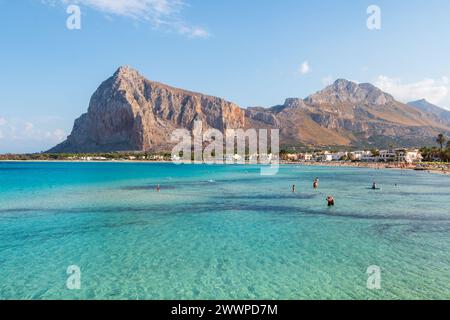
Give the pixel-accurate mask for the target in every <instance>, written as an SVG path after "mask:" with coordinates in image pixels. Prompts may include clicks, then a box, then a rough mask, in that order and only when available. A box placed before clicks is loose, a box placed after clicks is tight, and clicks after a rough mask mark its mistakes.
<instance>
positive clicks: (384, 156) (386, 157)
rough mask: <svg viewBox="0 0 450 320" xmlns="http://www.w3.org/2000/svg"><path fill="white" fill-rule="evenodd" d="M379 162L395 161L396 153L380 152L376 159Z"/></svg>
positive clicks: (391, 151) (392, 151)
mask: <svg viewBox="0 0 450 320" xmlns="http://www.w3.org/2000/svg"><path fill="white" fill-rule="evenodd" d="M377 158H378V161H380V162H392V161H396V160H397V152H396V151H395V150H381V151H380V155H379V156H378V157H377Z"/></svg>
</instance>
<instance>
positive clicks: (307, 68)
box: [298, 61, 311, 75]
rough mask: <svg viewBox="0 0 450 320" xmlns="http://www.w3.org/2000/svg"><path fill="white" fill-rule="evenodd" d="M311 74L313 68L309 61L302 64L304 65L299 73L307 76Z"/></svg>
mask: <svg viewBox="0 0 450 320" xmlns="http://www.w3.org/2000/svg"><path fill="white" fill-rule="evenodd" d="M310 72H311V67H310V66H309V63H308V61H304V62H303V63H302V65H301V66H300V68H299V69H298V73H299V74H303V75H305V74H308V73H310Z"/></svg>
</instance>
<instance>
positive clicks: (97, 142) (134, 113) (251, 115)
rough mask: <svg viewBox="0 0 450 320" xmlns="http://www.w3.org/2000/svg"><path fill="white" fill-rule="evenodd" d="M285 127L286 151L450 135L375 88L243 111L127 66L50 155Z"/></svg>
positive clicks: (339, 89)
mask: <svg viewBox="0 0 450 320" xmlns="http://www.w3.org/2000/svg"><path fill="white" fill-rule="evenodd" d="M196 120H200V121H202V123H203V126H204V128H216V129H219V130H221V131H225V130H226V129H237V128H245V129H247V128H265V129H270V128H278V129H280V138H281V144H282V145H283V146H306V145H309V146H310V145H315V146H358V147H359V146H378V147H382V146H384V145H387V144H390V143H394V144H398V145H405V146H419V145H423V144H426V143H430V142H432V141H433V137H434V136H436V135H437V134H438V133H441V132H450V126H449V124H447V123H444V122H442V121H439V119H437V117H436V116H435V115H433V113H432V112H428V111H424V110H421V109H420V108H418V107H415V106H410V105H406V104H403V103H400V102H398V101H396V100H395V99H394V98H393V97H392V96H391V95H389V94H387V93H385V92H383V91H381V90H380V89H378V88H376V87H375V86H373V85H371V84H357V83H354V82H351V81H347V80H342V79H340V80H337V81H336V82H335V83H334V84H332V85H330V86H328V87H326V88H325V89H324V90H322V91H319V92H317V93H315V94H313V95H311V96H309V97H307V98H306V99H299V98H289V99H286V101H285V102H284V104H282V105H278V106H274V107H271V108H262V107H255V108H247V109H242V108H240V107H238V106H237V105H235V104H233V103H231V102H228V101H226V100H223V99H220V98H216V97H212V96H208V95H203V94H200V93H195V92H190V91H186V90H181V89H177V88H173V87H170V86H167V85H165V84H161V83H158V82H154V81H150V80H147V79H146V78H144V77H143V76H142V75H140V74H139V73H138V72H137V71H136V70H134V69H132V68H130V67H121V68H119V69H118V70H117V71H116V73H115V74H114V75H113V76H112V77H111V78H109V79H108V80H106V81H105V82H103V83H102V84H101V85H100V87H99V88H98V89H97V91H96V92H95V93H94V95H93V96H92V98H91V101H90V104H89V109H88V112H87V113H86V114H84V115H82V116H81V117H80V118H78V119H77V120H76V121H75V124H74V128H73V131H72V133H71V135H70V136H69V137H68V138H67V140H66V141H65V142H63V143H62V144H60V145H58V146H56V147H55V148H53V149H51V150H50V151H49V152H55V153H61V152H109V151H162V150H164V151H168V150H170V147H171V143H170V134H171V132H172V131H173V130H175V129H177V128H185V129H188V130H192V129H193V124H194V121H196Z"/></svg>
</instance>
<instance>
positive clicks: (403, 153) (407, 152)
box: [395, 149, 422, 163]
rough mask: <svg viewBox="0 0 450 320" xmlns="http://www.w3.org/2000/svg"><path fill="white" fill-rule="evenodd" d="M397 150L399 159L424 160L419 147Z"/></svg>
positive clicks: (409, 160)
mask: <svg viewBox="0 0 450 320" xmlns="http://www.w3.org/2000/svg"><path fill="white" fill-rule="evenodd" d="M395 152H396V154H397V159H396V160H397V161H400V162H406V163H414V162H421V161H422V155H421V153H420V151H419V150H417V149H396V150H395Z"/></svg>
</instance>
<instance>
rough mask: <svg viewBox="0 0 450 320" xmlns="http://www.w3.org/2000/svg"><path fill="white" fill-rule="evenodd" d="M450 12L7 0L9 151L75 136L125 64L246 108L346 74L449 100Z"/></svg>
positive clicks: (253, 1) (1, 75) (287, 3)
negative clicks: (77, 19) (376, 25)
mask: <svg viewBox="0 0 450 320" xmlns="http://www.w3.org/2000/svg"><path fill="white" fill-rule="evenodd" d="M70 4H77V5H78V6H79V7H80V9H81V29H80V30H69V29H67V27H66V20H67V18H68V17H69V14H67V12H66V9H67V7H68V5H70ZM372 4H375V5H377V6H378V7H379V8H380V9H381V30H369V29H368V28H367V24H366V21H367V18H368V14H367V8H368V6H369V5H372ZM449 14H450V2H449V1H448V0H431V1H424V0H412V1H411V0H409V1H406V0H397V1H391V0H387V1H381V0H371V1H365V0H353V1H348V0H334V1H332V0H321V1H312V0H311V1H306V0H305V1H301V0H279V1H275V0H246V1H242V0H227V1H225V0H215V1H205V0H79V1H67V0H20V1H11V0H0V27H1V28H0V70H1V72H0V88H1V101H0V153H5V152H35V151H41V150H45V149H47V148H49V147H51V146H53V145H54V144H56V143H58V142H59V141H61V140H62V139H64V138H65V136H66V135H68V134H69V133H70V131H71V128H72V125H73V120H74V119H75V118H77V117H78V116H80V115H81V114H82V113H84V112H86V110H87V107H88V103H89V98H90V96H91V95H92V93H93V92H94V91H95V89H96V88H97V86H98V85H99V84H100V83H101V82H102V81H103V80H105V79H106V78H108V77H109V76H111V75H112V74H113V72H114V71H115V70H116V69H117V67H119V66H120V65H131V66H133V67H135V68H136V69H138V70H139V71H140V72H141V73H142V74H143V75H145V76H146V77H148V78H149V79H152V80H157V81H160V82H164V83H167V84H170V85H173V86H176V87H181V88H185V89H189V90H194V91H199V92H203V93H207V94H211V95H216V96H220V97H223V98H226V99H228V100H231V101H233V102H235V103H237V104H239V105H241V106H243V107H246V106H255V105H260V106H272V105H276V104H279V103H282V102H283V101H284V100H285V98H287V97H305V96H307V95H309V94H311V93H313V92H315V91H317V90H320V89H322V88H323V87H324V86H325V85H326V84H328V83H330V82H331V81H333V80H335V79H336V78H346V79H349V80H354V81H359V82H372V83H374V84H376V85H378V86H380V87H381V88H382V89H384V90H386V91H388V92H390V93H392V94H393V95H394V96H396V97H397V98H398V99H399V100H401V101H409V100H413V99H418V98H422V97H424V98H427V99H429V100H431V101H432V102H434V103H436V104H438V105H441V106H443V107H447V108H450V84H449V79H448V78H449V77H450V59H449V58H448V57H449V56H450V37H449V33H450V20H449V18H448V16H449Z"/></svg>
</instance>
